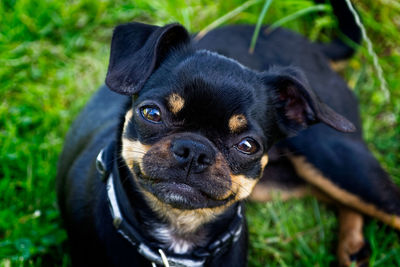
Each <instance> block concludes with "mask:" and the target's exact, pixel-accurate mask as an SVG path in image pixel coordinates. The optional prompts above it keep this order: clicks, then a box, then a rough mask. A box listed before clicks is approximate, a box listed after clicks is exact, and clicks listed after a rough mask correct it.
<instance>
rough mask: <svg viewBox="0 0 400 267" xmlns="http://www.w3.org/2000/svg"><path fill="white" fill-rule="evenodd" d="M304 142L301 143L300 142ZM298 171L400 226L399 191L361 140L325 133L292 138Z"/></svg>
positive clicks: (337, 195)
mask: <svg viewBox="0 0 400 267" xmlns="http://www.w3.org/2000/svg"><path fill="white" fill-rule="evenodd" d="M299 141H301V142H299ZM288 145H289V147H290V149H291V150H292V151H302V153H303V155H301V154H299V153H297V154H296V155H294V156H291V157H290V159H291V161H292V163H293V166H294V168H295V170H296V172H297V174H298V175H299V176H300V177H302V178H303V179H304V180H305V181H307V182H309V183H310V184H312V185H314V186H315V187H317V188H318V189H320V190H321V191H322V192H324V193H325V194H326V195H328V196H329V197H330V198H332V199H334V200H335V201H337V202H339V203H341V204H342V205H345V206H348V207H351V208H352V209H355V210H357V211H359V212H361V213H364V214H367V215H369V216H371V217H374V218H377V219H379V220H381V221H382V222H384V223H386V224H388V225H390V226H392V227H394V228H396V229H400V191H399V189H398V187H397V186H396V185H395V184H394V183H393V182H392V181H391V180H390V179H389V177H388V175H387V174H386V173H385V172H384V170H383V169H382V168H381V167H380V165H379V163H378V162H377V160H376V159H375V158H374V157H373V156H372V154H371V153H370V152H369V150H368V148H367V147H366V145H365V144H364V143H363V142H362V141H361V140H360V141H358V140H353V139H346V138H337V137H336V136H327V135H325V136H324V140H323V141H322V140H318V136H317V135H313V139H312V140H311V139H309V138H302V139H301V140H297V141H291V142H290V143H289V144H288Z"/></svg>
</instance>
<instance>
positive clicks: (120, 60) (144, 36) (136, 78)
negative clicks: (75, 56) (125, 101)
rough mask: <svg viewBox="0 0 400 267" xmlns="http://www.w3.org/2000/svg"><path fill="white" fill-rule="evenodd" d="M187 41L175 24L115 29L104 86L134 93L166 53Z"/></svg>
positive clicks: (138, 25)
mask: <svg viewBox="0 0 400 267" xmlns="http://www.w3.org/2000/svg"><path fill="white" fill-rule="evenodd" d="M189 42H190V36H189V34H188V32H187V31H186V29H185V28H184V27H183V26H181V25H179V24H169V25H166V26H164V27H158V26H153V25H147V24H143V23H128V24H123V25H119V26H117V27H116V28H115V30H114V34H113V37H112V41H111V54H110V63H109V65H108V72H107V77H106V84H107V86H108V87H109V88H110V89H111V90H113V91H115V92H117V93H120V94H125V95H133V94H136V93H138V92H139V91H140V89H141V88H142V87H143V85H144V83H145V82H146V80H147V79H148V78H149V77H150V75H151V74H152V73H153V72H154V71H155V70H156V69H157V67H158V66H159V65H160V63H161V62H162V61H163V60H164V59H165V58H166V56H167V54H168V52H169V51H171V49H175V48H177V47H179V46H181V45H185V44H188V43H189Z"/></svg>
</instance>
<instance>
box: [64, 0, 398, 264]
mask: <svg viewBox="0 0 400 267" xmlns="http://www.w3.org/2000/svg"><path fill="white" fill-rule="evenodd" d="M333 4H334V5H333V8H334V12H335V14H336V15H337V16H338V18H339V26H340V27H341V29H342V30H343V32H344V33H345V34H347V35H348V36H349V37H350V38H352V39H353V40H354V41H359V40H360V32H359V30H358V28H357V26H356V25H355V23H354V20H353V18H352V16H351V14H350V13H349V11H348V10H347V9H344V8H343V7H345V5H344V1H343V2H342V1H333ZM253 29H254V28H253V27H251V26H230V27H224V28H221V29H217V30H214V31H212V32H210V33H209V34H207V35H206V36H205V37H204V38H202V39H201V40H199V41H193V40H191V38H190V36H189V35H188V33H187V32H186V30H185V29H184V28H183V27H182V26H180V25H178V24H171V25H167V26H165V27H157V26H150V25H145V24H140V23H130V24H125V25H121V26H118V27H117V28H116V29H115V31H114V35H113V39H112V45H111V56H110V64H109V69H108V74H107V78H106V84H107V86H108V88H107V87H102V88H101V89H100V90H99V92H98V93H97V94H96V95H95V96H94V97H93V98H92V100H91V101H90V103H89V104H88V105H87V107H86V108H85V109H84V111H83V112H82V114H81V115H80V116H79V118H78V119H77V120H76V121H75V123H74V125H73V126H72V129H71V130H70V132H69V134H68V137H67V141H66V144H65V147H64V151H63V154H62V156H61V158H60V165H59V170H58V198H59V205H60V208H61V212H62V216H63V219H64V221H65V224H66V227H67V231H68V235H69V238H70V242H71V254H72V262H73V264H74V265H82V266H99V265H109V266H150V265H151V264H153V265H167V264H169V265H170V266H245V265H246V258H247V230H246V221H245V218H244V210H243V204H242V202H241V200H243V199H245V198H246V197H248V196H249V195H250V193H251V192H252V191H253V194H252V198H253V199H255V200H261V201H266V200H269V198H270V191H271V190H274V189H276V190H279V191H281V192H283V193H285V194H286V195H285V194H283V196H284V197H285V198H288V197H291V196H299V195H303V194H304V192H305V193H307V192H311V193H315V194H318V195H320V196H322V197H323V198H325V199H328V200H330V201H335V202H338V203H341V205H342V206H340V223H341V226H340V236H339V248H338V253H339V254H338V255H339V261H340V263H341V264H345V265H348V264H350V260H358V261H359V262H361V261H362V260H365V259H364V258H365V257H363V255H362V253H361V252H363V251H364V250H365V243H364V239H363V235H362V216H361V215H360V214H359V213H358V212H363V213H366V214H368V215H371V216H374V217H376V218H378V219H381V220H382V221H384V222H386V223H388V224H390V225H392V226H394V227H397V228H400V217H398V215H399V214H400V198H399V192H398V189H397V188H396V187H395V186H394V185H393V183H392V182H391V181H390V180H389V179H388V177H387V175H386V174H385V173H384V171H383V170H382V168H381V167H380V166H379V164H378V163H377V161H376V160H375V159H374V158H373V156H372V155H371V153H370V152H369V151H368V149H367V147H366V145H365V144H364V142H363V141H362V137H361V132H360V128H361V127H360V120H359V115H358V111H357V102H356V100H355V98H354V96H353V94H352V93H351V92H350V90H349V89H348V87H347V85H346V83H345V82H344V81H343V80H342V79H341V78H340V77H339V76H338V75H337V74H336V73H334V72H333V71H332V70H331V68H330V67H329V61H328V60H329V59H331V60H338V59H343V58H346V57H348V56H350V55H351V54H352V52H353V51H352V49H351V48H350V47H348V46H346V45H344V44H343V43H341V42H339V41H335V42H333V43H331V44H327V45H322V44H314V43H310V42H308V41H307V40H305V39H304V38H303V37H301V36H299V35H297V34H294V33H292V32H289V31H285V30H283V29H278V30H275V31H273V32H271V33H266V32H265V31H264V32H263V33H262V34H261V36H260V37H259V39H258V41H257V45H256V48H255V51H254V53H253V54H249V53H248V52H247V51H248V45H249V40H250V39H251V35H252V33H253ZM109 89H111V90H109ZM115 92H116V93H118V94H116V93H115ZM123 95H127V96H123ZM333 110H335V111H333ZM336 112H337V113H336ZM339 114H341V115H339ZM342 116H345V117H346V118H347V119H345V118H344V117H342ZM350 121H351V122H350ZM318 122H322V123H321V124H318V125H315V126H312V127H310V128H308V129H306V130H304V131H301V132H300V133H299V134H298V135H297V136H296V137H293V138H290V139H285V138H286V137H292V136H294V135H295V134H297V133H298V132H299V131H300V130H303V129H305V128H307V127H308V126H310V125H312V124H315V123H318ZM356 129H357V130H356ZM343 132H344V133H343ZM279 140H281V141H280V142H279V143H278V144H277V145H274V144H276V143H277V142H278V141H279ZM273 145H274V146H273ZM268 155H269V157H268ZM279 155H280V156H279ZM268 160H269V161H270V163H269V164H268V167H266V168H265V166H266V165H267V163H268ZM264 168H265V170H264ZM299 177H300V178H299ZM260 179H261V181H260V182H259V184H258V185H257V186H256V187H255V188H254V190H253V187H254V186H255V185H256V183H257V181H259V180H260ZM304 181H305V182H304ZM355 210H357V211H358V212H357V211H355Z"/></svg>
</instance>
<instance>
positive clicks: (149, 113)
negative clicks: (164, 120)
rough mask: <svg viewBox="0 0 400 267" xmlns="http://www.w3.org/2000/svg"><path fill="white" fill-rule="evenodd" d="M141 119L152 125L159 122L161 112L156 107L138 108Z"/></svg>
mask: <svg viewBox="0 0 400 267" xmlns="http://www.w3.org/2000/svg"><path fill="white" fill-rule="evenodd" d="M140 113H141V114H142V117H143V118H145V119H146V120H148V121H150V122H153V123H160V122H161V111H160V109H159V108H157V107H150V106H144V107H141V108H140Z"/></svg>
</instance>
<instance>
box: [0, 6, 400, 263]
mask: <svg viewBox="0 0 400 267" xmlns="http://www.w3.org/2000/svg"><path fill="white" fill-rule="evenodd" d="M244 3H247V4H246V5H247V6H248V8H247V9H244V10H241V12H239V13H238V14H237V15H235V16H233V17H232V18H231V19H229V20H228V21H227V23H256V22H257V19H258V17H259V14H260V12H261V9H262V7H263V4H264V1H262V0H250V1H247V2H243V1H240V0H232V1H223V0H216V1H214V0H169V1H147V0H132V1H128V0H70V1H53V0H37V1H33V0H2V1H1V2H0V99H1V102H0V266H54V265H57V266H68V265H70V261H69V258H68V254H67V252H68V248H67V245H66V234H65V232H64V230H63V229H62V225H61V222H60V219H59V213H58V210H57V205H56V201H55V175H56V164H57V157H58V154H59V153H60V151H61V148H62V144H63V138H64V136H65V134H66V132H67V130H68V127H69V125H70V124H71V122H72V120H73V119H74V117H75V116H76V115H77V114H78V112H79V110H80V109H81V108H82V107H83V106H84V104H85V103H86V101H87V100H88V99H89V97H90V96H91V94H92V93H93V92H94V91H95V90H96V89H97V88H98V87H99V86H100V85H101V84H102V83H103V81H104V78H105V73H106V69H107V61H108V55H109V44H110V38H111V34H112V29H113V27H114V26H116V25H117V24H119V23H124V22H129V21H133V20H135V21H142V22H147V23H155V24H159V25H162V24H165V23H168V22H175V21H178V22H180V23H182V24H183V25H185V26H186V27H187V28H188V29H189V30H190V31H192V32H196V31H199V30H201V29H203V28H204V27H206V26H207V25H209V24H210V23H212V22H213V21H215V20H216V19H218V18H220V17H222V16H223V15H225V14H227V13H228V12H230V11H231V10H234V9H235V8H237V7H239V6H242V5H243V4H244ZM353 3H354V4H355V6H356V7H357V8H358V10H359V13H360V15H361V17H362V19H363V23H364V24H365V26H366V28H367V31H368V34H369V36H370V38H371V39H372V41H373V43H374V46H375V50H376V52H377V54H378V56H379V62H380V64H381V66H382V68H383V70H384V75H385V78H386V79H387V81H388V85H389V89H390V92H391V99H390V101H389V102H385V100H384V97H383V93H382V92H381V91H380V89H379V81H378V80H377V75H376V72H375V70H374V68H373V65H372V60H371V57H370V56H369V55H368V53H367V52H366V49H365V48H364V47H365V45H364V46H363V47H362V48H360V49H359V52H358V53H357V55H356V56H355V57H354V58H353V59H351V60H350V61H349V62H348V64H347V66H346V67H345V68H344V70H343V71H342V75H343V76H344V77H345V79H346V80H347V81H348V83H349V85H350V86H351V87H352V88H354V92H355V93H356V94H357V96H358V97H359V99H360V102H361V105H360V109H361V112H362V117H363V128H364V131H365V139H366V140H367V142H368V144H369V147H370V148H371V150H372V151H373V152H374V154H375V155H376V156H377V158H378V159H379V160H380V162H381V163H382V165H383V166H384V167H385V169H386V170H387V171H388V172H389V173H390V174H391V176H392V177H393V178H394V180H395V181H396V182H397V183H398V184H400V154H399V152H400V142H399V137H400V125H399V122H400V97H399V96H400V78H399V77H398V75H399V74H400V73H399V69H400V43H399V32H400V4H399V2H398V1H396V0H363V1H361V0H354V1H353ZM313 5H314V3H313V2H312V1H309V0H281V1H277V0H276V1H273V3H272V5H271V7H270V9H269V10H268V12H267V14H266V16H265V19H264V21H263V23H265V24H272V23H274V22H276V21H278V20H280V19H282V18H285V17H287V16H288V15H289V14H293V13H295V12H297V11H300V10H305V9H307V8H309V7H311V6H313ZM324 10H325V11H324V12H319V13H316V12H306V14H304V15H302V16H300V17H298V18H296V19H294V20H291V21H289V22H287V23H285V24H284V25H283V26H284V27H288V28H291V29H292V30H294V31H297V32H299V33H301V34H303V35H306V36H308V38H310V39H312V40H321V41H329V40H330V39H331V36H332V34H333V33H334V32H335V31H336V21H335V18H334V17H333V15H332V13H331V10H330V7H329V5H326V7H325V8H324ZM249 42H250V40H249ZM248 206H249V207H248V214H249V216H248V217H249V226H250V234H251V235H250V241H251V247H250V251H249V254H250V260H249V265H250V266H329V265H335V264H336V262H335V250H336V243H337V233H338V232H337V228H338V227H337V221H336V218H335V211H334V210H333V209H330V208H329V207H326V206H325V205H323V204H319V203H317V201H316V200H315V199H313V198H306V199H303V200H297V201H289V202H285V203H283V202H281V201H279V200H277V201H275V202H271V203H267V204H250V205H248ZM365 234H366V237H367V239H368V240H369V241H370V243H371V246H372V251H373V252H372V256H371V263H370V264H371V266H400V242H399V238H398V235H397V233H396V232H395V231H393V230H391V229H389V228H388V227H386V226H384V225H382V224H380V223H378V222H376V221H374V220H370V221H369V222H368V224H367V225H366V227H365Z"/></svg>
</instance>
